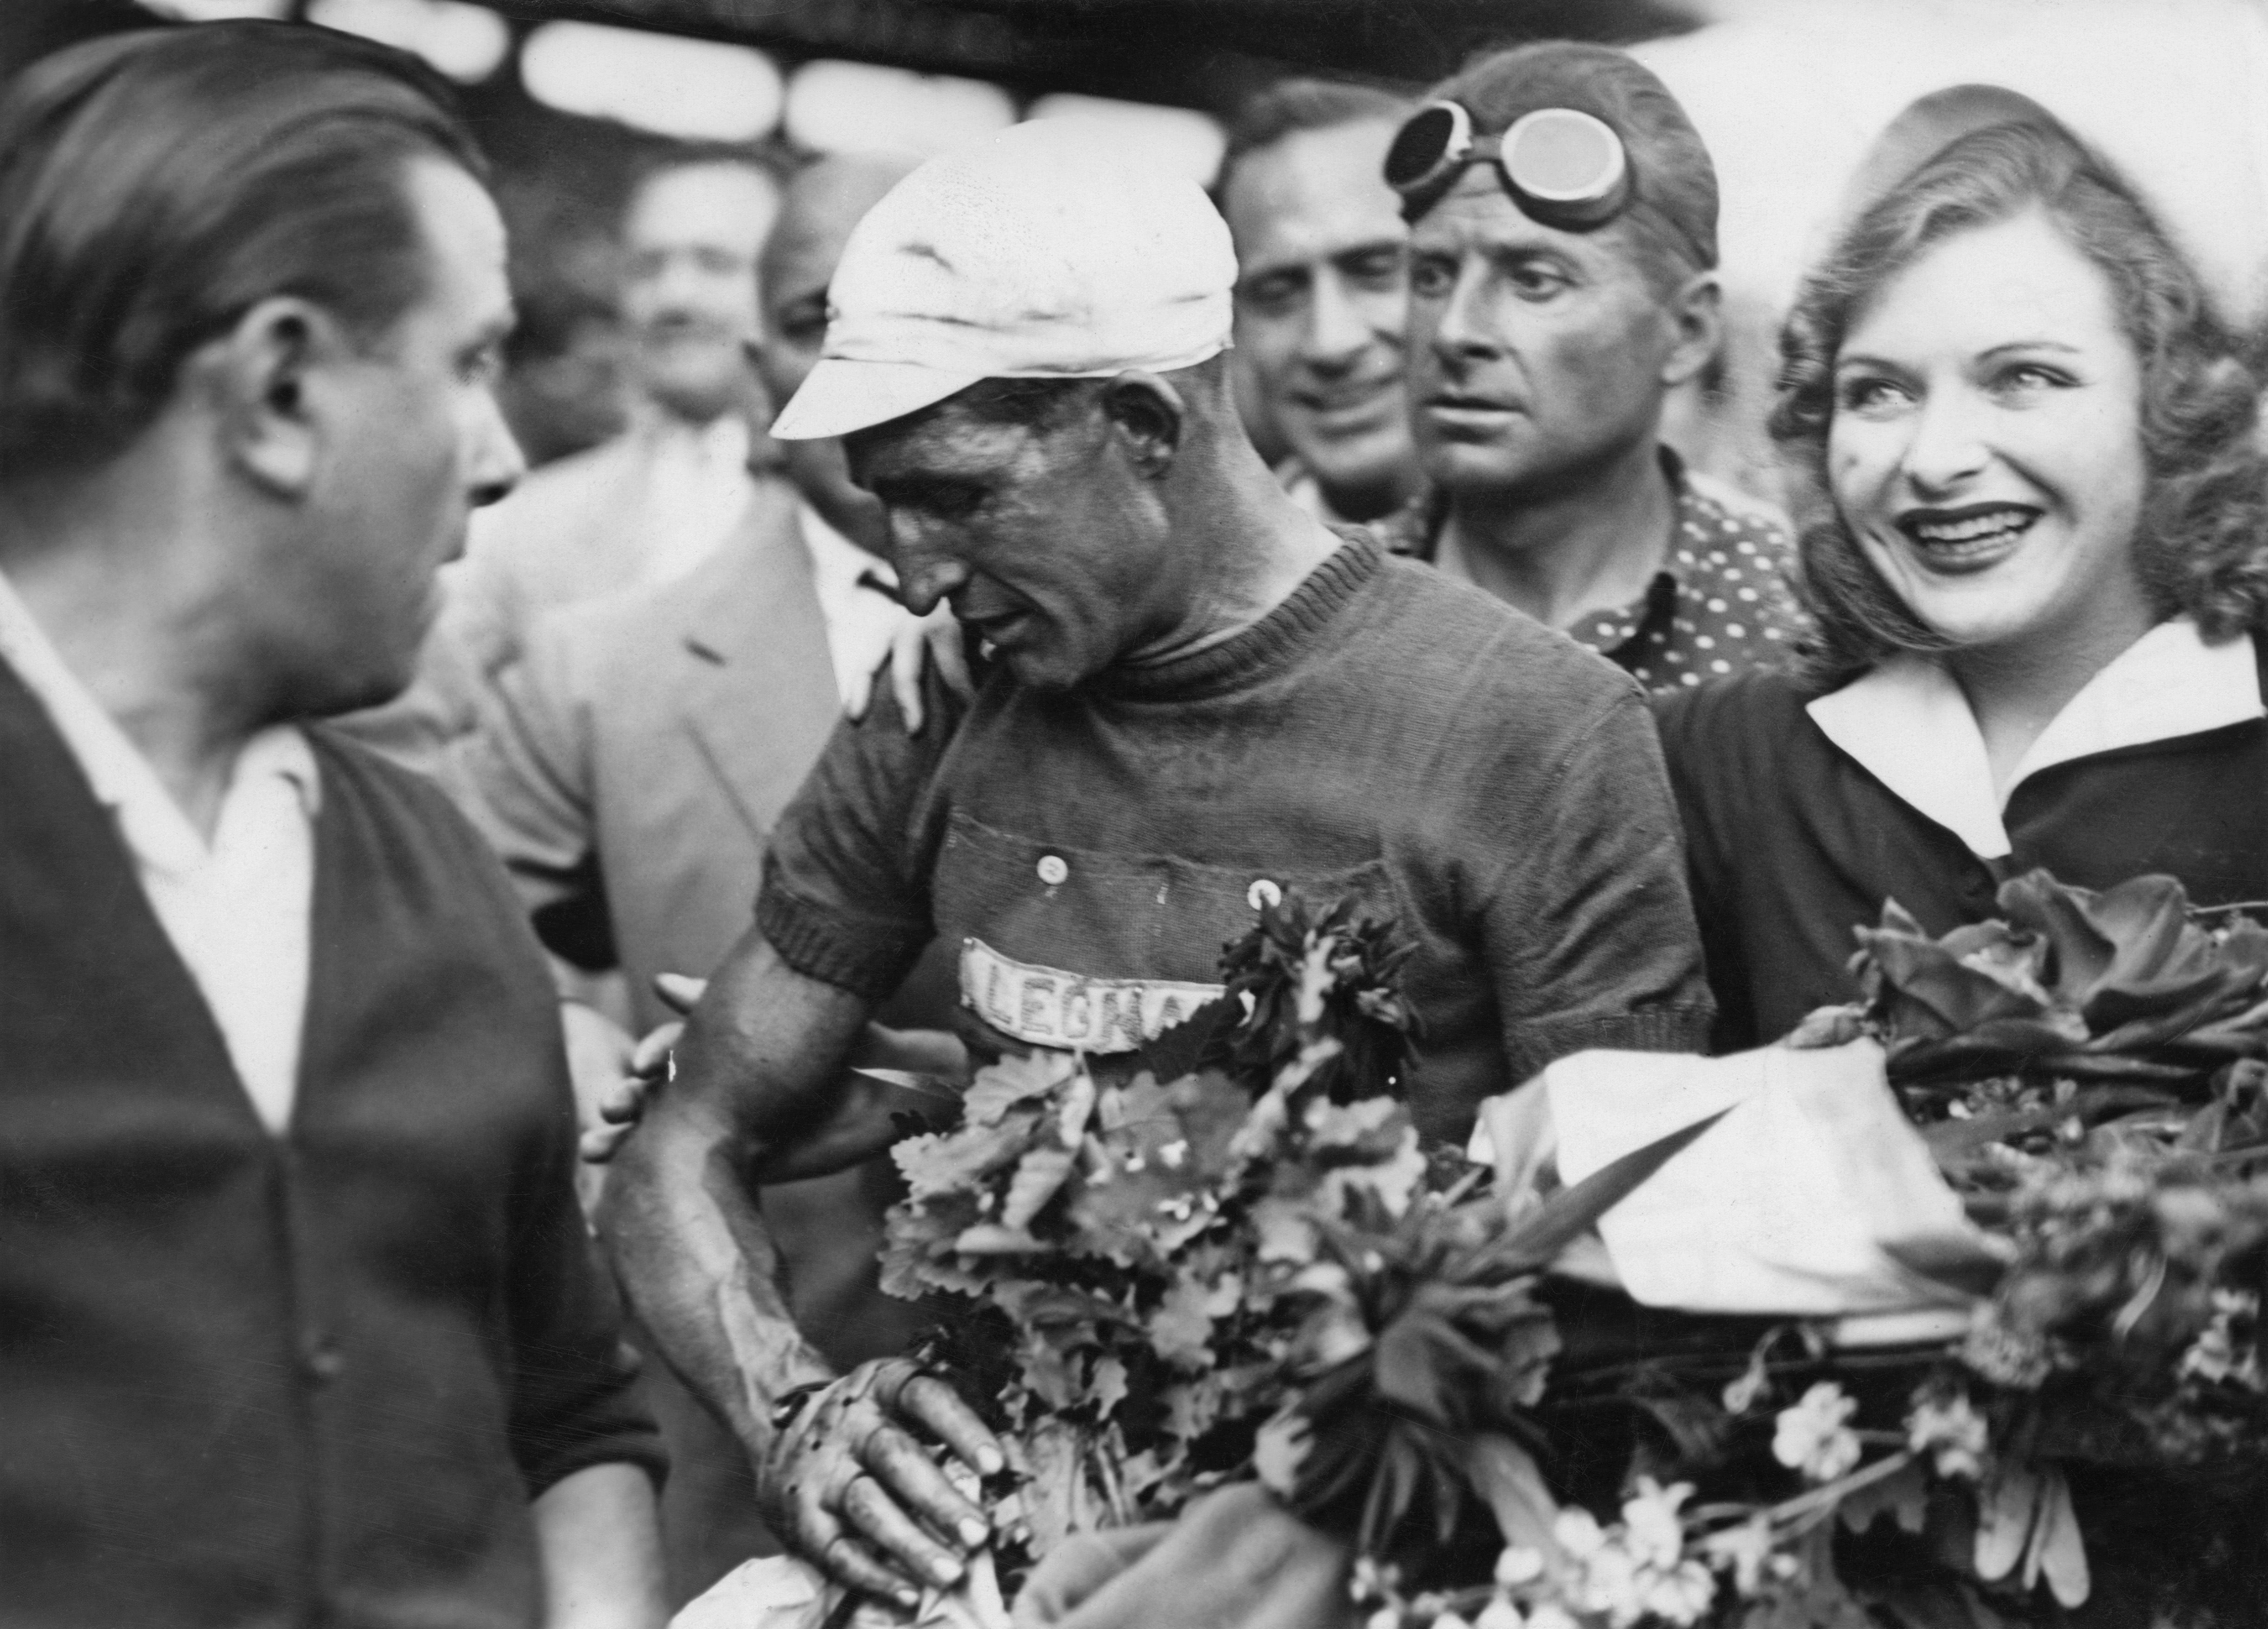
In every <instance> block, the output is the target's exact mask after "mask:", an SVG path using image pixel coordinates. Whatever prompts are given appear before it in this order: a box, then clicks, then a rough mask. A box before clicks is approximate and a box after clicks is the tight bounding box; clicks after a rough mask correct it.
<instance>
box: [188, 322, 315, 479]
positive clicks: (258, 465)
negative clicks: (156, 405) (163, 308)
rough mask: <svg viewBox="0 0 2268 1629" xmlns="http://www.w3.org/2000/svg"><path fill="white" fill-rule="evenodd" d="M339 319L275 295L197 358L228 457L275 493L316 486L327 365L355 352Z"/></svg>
mask: <svg viewBox="0 0 2268 1629" xmlns="http://www.w3.org/2000/svg"><path fill="white" fill-rule="evenodd" d="M352 349H353V348H352V347H351V345H350V343H349V341H348V338H347V335H346V333H345V331H344V330H343V329H342V328H341V327H340V326H339V323H338V320H337V319H335V317H333V316H332V315H331V314H330V313H329V312H327V311H325V310H323V309H322V307H320V306H319V305H313V304H311V303H310V302H308V301H306V300H300V299H293V298H290V297H281V296H279V297H276V298H272V299H265V300H261V302H260V303H259V304H257V305H254V306H253V307H252V309H251V310H249V311H247V312H245V313H244V315H243V316H242V317H241V318H239V319H238V321H237V324H236V326H235V327H233V328H232V329H230V330H229V331H228V333H227V334H224V335H223V336H222V337H221V338H220V339H218V340H217V341H213V342H212V343H211V344H210V345H208V346H206V347H205V348H204V349H203V351H202V352H200V353H199V355H198V356H196V358H195V360H194V361H193V362H192V363H191V368H192V370H193V371H194V373H195V377H196V378H197V380H198V383H199V385H200V386H201V387H202V388H203V390H204V391H205V392H206V393H208V398H209V400H210V405H211V407H213V409H214V416H215V419H216V420H217V422H218V423H219V425H220V427H221V437H222V441H223V444H224V447H225V452H226V456H227V458H228V459H229V461H230V462H231V463H232V465H234V466H235V467H236V468H237V469H238V470H239V472H241V473H243V474H244V476H245V477H246V478H247V480H249V481H252V482H253V484H254V485H255V486H258V487H261V488H265V489H266V490H267V491H269V492H270V493H272V494H273V495H276V496H277V497H281V498H286V499H295V498H299V497H303V496H305V495H306V493H307V491H308V490H309V489H310V488H312V487H313V484H314V481H315V475H316V473H317V471H318V470H319V469H320V466H321V463H322V457H323V443H324V437H325V433H326V430H327V428H328V424H329V422H330V421H331V417H332V415H331V412H330V411H329V409H330V407H331V404H330V402H329V401H328V389H327V386H328V385H329V383H330V378H329V373H330V369H331V367H332V366H333V365H334V364H335V363H338V362H340V361H342V360H343V359H345V358H346V357H348V356H350V355H351V354H352Z"/></svg>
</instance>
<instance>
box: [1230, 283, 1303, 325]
mask: <svg viewBox="0 0 2268 1629" xmlns="http://www.w3.org/2000/svg"><path fill="white" fill-rule="evenodd" d="M1306 292H1307V283H1306V282H1305V280H1303V279H1301V278H1298V277H1262V278H1259V279H1257V280H1256V281H1254V282H1252V283H1247V284H1245V285H1244V289H1243V299H1244V303H1245V305H1247V306H1248V307H1249V308H1250V309H1252V310H1254V311H1256V312H1264V313H1266V314H1268V315H1270V316H1277V315H1280V314H1281V313H1283V312H1288V311H1290V310H1292V308H1293V307H1294V306H1296V305H1298V304H1299V303H1300V296H1301V295H1303V294H1304V293H1306Z"/></svg>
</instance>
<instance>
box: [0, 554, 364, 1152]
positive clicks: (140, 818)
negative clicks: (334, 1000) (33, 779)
mask: <svg viewBox="0 0 2268 1629" xmlns="http://www.w3.org/2000/svg"><path fill="white" fill-rule="evenodd" d="M0 661H4V662H5V663H6V664H8V666H9V667H10V668H11V670H13V671H14V672H15V674H16V677H17V678H18V679H20V680H21V681H22V682H23V685H24V687H25V688H26V689H27V690H29V691H30V692H31V693H32V697H33V700H34V701H37V702H38V703H39V704H40V708H41V709H42V710H43V711H44V712H45V713H46V714H47V715H48V722H49V723H52V724H53V725H54V726H55V733H56V734H57V735H58V736H60V737H63V745H64V747H65V748H66V750H68V751H69V752H70V755H71V757H72V758H73V759H75V760H77V764H78V767H79V770H80V773H82V774H85V777H86V780H87V783H88V785H89V786H90V787H91V788H92V789H93V792H94V796H95V801H96V802H98V803H100V804H101V805H102V806H103V807H105V808H107V809H108V810H110V811H112V813H113V816H114V818H115V819H116V820H117V822H118V832H119V836H120V839H121V840H122V842H123V843H124V845H125V847H126V849H127V854H128V856H129V859H130V860H131V861H132V862H133V865H134V869H135V874H136V877H137V879H138V880H139V881H140V882H141V884H142V889H143V892H144V894H145V895H146V896H147V898H148V899H149V901H150V906H151V911H152V913H153V914H155V915H156V916H157V918H158V925H159V926H160V927H161V928H163V929H164V930H165V933H166V937H167V938H168V939H170V940H171V941H172V942H173V948H174V950H175V951H176V953H177V954H179V955H180V958H181V961H182V963H183V965H186V966H187V967H188V971H189V975H190V977H191V978H192V979H193V980H195V983H196V986H197V987H198V989H199V991H200V992H201V993H202V994H203V996H204V998H205V1004H206V1006H207V1007H208V1008H209V1009H210V1010H211V1013H212V1016H213V1020H214V1022H215V1024H217V1027H218V1028H219V1030H220V1032H221V1039H222V1042H223V1044H224V1045H225V1047H226V1048H227V1051H228V1054H229V1059H230V1061H231V1062H232V1063H233V1064H234V1065H235V1066H236V1072H237V1075H238V1077H239V1079H240V1080H241V1081H242V1082H243V1083H244V1087H245V1090H246V1092H247V1094H248V1095H249V1096H250V1097H251V1098H252V1101H253V1105H254V1108H255V1109H256V1110H257V1111H258V1112H259V1114H260V1118H261V1121H262V1122H263V1123H264V1124H265V1125H266V1126H268V1127H269V1130H271V1131H275V1132H279V1133H280V1132H281V1131H282V1130H283V1129H284V1126H286V1125H287V1124H288V1123H289V1122H290V1119H291V1104H292V1100H293V1098H294V1097H295V1095H296V1092H297V1088H298V1070H299V1042H300V1030H301V1028H302V1026H303V1024H304V1023H305V1020H306V999H307V974H308V965H309V960H310V955H311V951H310V943H309V941H310V935H311V920H310V919H311V916H312V913H313V899H314V822H315V817H316V815H317V813H318V812H319V811H320V807H321V803H322V778H321V776H320V774H319V773H318V771H317V768H316V764H315V755H314V752H313V749H311V748H310V747H309V746H308V745H307V738H306V737H305V736H304V735H302V734H301V733H300V732H299V731H298V730H297V729H296V728H294V727H293V726H291V725H290V724H276V725H271V726H269V728H267V729H265V730H261V731H259V732H258V733H257V734H255V735H254V736H252V737H250V738H249V739H248V740H247V741H246V743H245V744H244V745H243V747H242V748H240V749H239V752H238V753H237V758H236V762H235V763H234V765H232V767H231V768H230V771H229V779H228V786H227V789H226V790H225V792H224V793H223V794H222V797H221V805H220V812H219V815H218V818H217V819H216V821H215V822H214V826H213V834H212V840H210V842H208V841H207V840H205V838H204V836H203V833H200V832H199V831H198V830H197V828H196V826H195V823H194V822H193V821H191V820H190V818H189V817H188V814H186V813H185V812H184V811H182V809H181V806H180V804H179V803H176V802H174V800H173V794H172V793H171V792H170V791H168V790H167V789H166V785H165V782H164V781H161V780H160V779H159V778H158V772H157V771H156V770H155V769H154V768H152V767H151V764H150V760H149V759H146V758H144V756H143V755H142V752H141V750H140V749H139V748H138V747H136V745H134V743H133V741H132V740H131V738H129V737H128V735H127V734H126V732H125V730H122V729H121V728H120V727H119V724H118V722H117V721H116V720H115V719H114V718H112V717H111V715H110V714H109V713H108V712H107V711H106V710H105V709H104V708H103V706H102V704H101V703H100V702H99V701H96V700H95V698H94V695H93V693H92V692H91V691H90V690H88V689H87V687H86V686H85V684H84V683H83V682H81V680H80V679H79V678H78V676H77V674H76V673H74V672H72V671H71V670H70V666H69V665H68V664H66V663H65V662H64V661H63V655H62V653H61V652H60V651H58V650H57V649H55V644H54V642H52V641H51V640H49V639H48V635H47V633H46V630H44V629H43V628H41V627H40V625H39V623H38V621H37V620H34V618H33V615H32V613H31V609H30V607H29V606H27V605H25V604H24V601H23V599H22V598H21V597H20V596H19V595H18V593H17V592H16V591H15V589H14V587H13V586H12V585H11V584H10V583H9V582H8V580H7V578H6V577H5V576H0Z"/></svg>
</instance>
